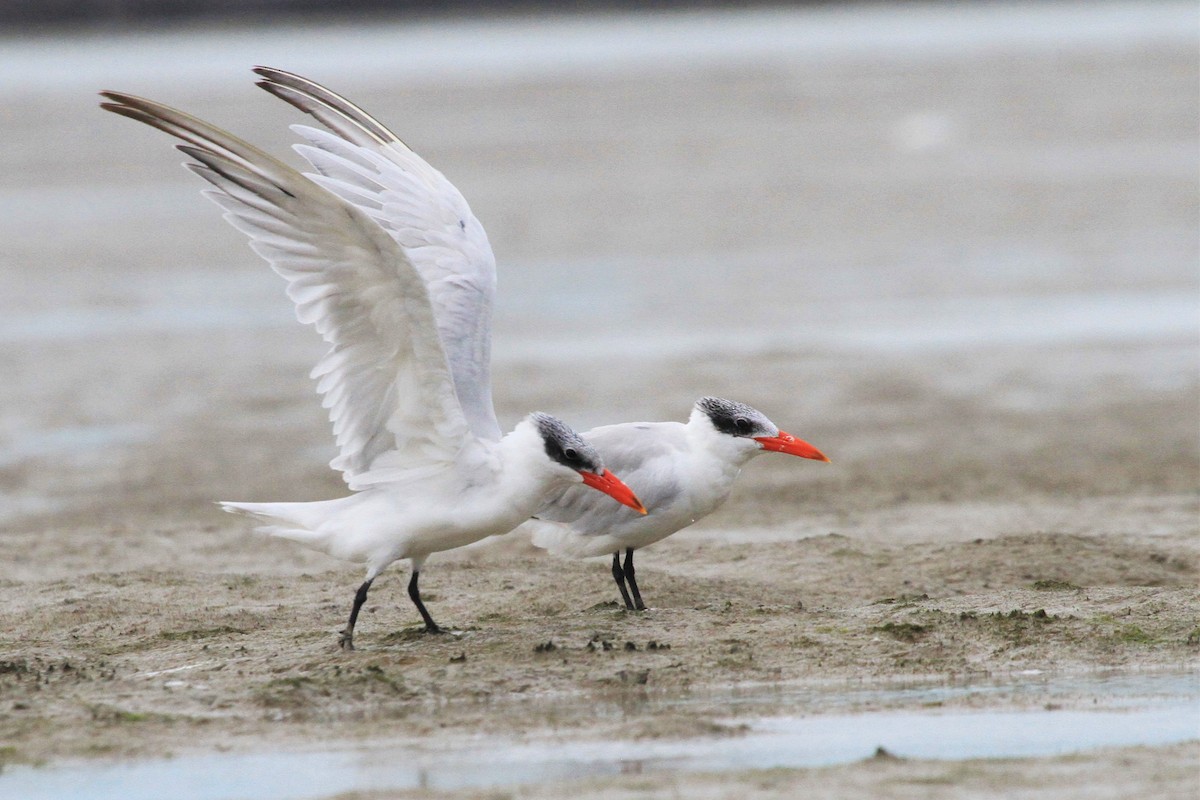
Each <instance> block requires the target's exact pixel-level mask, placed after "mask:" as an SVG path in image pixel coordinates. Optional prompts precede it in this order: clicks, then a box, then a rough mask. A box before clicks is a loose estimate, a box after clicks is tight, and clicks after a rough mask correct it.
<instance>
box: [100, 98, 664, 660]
mask: <svg viewBox="0 0 1200 800" xmlns="http://www.w3.org/2000/svg"><path fill="white" fill-rule="evenodd" d="M101 94H102V95H103V96H104V97H106V98H107V99H108V101H109V102H105V103H102V104H101V105H102V107H103V108H105V109H107V110H108V111H112V112H115V113H117V114H120V115H122V116H126V117H130V118H132V119H135V120H138V121H140V122H144V123H146V124H147V125H150V126H153V127H155V128H158V129H160V130H162V131H165V132H166V133H168V134H170V135H172V136H174V137H176V138H178V139H181V140H183V143H182V144H178V145H176V146H177V147H178V149H180V150H181V151H183V152H184V153H185V154H187V156H188V157H189V158H190V159H192V160H191V161H188V162H185V165H186V166H187V168H188V169H190V170H191V171H192V172H194V173H196V174H197V175H199V176H200V177H201V178H204V179H205V180H206V181H208V182H209V183H210V184H212V186H213V187H214V188H212V189H208V190H206V191H205V192H204V194H205V196H206V197H208V198H209V199H210V200H212V201H213V202H215V203H216V204H217V205H219V206H220V207H221V208H222V209H224V211H225V215H224V216H225V219H226V220H227V221H229V222H230V223H231V224H232V225H233V226H234V227H236V228H237V229H239V230H240V231H242V232H243V233H245V234H246V235H247V236H249V237H250V244H251V247H252V248H253V249H254V250H255V252H257V253H258V254H259V255H260V256H262V257H263V258H264V259H266V261H267V262H268V263H269V264H270V265H271V267H272V268H273V269H274V270H275V271H276V272H277V273H279V274H280V275H281V276H282V277H283V278H285V279H286V280H287V282H288V287H287V291H288V296H289V297H290V298H291V299H292V301H293V302H294V303H295V304H296V316H297V318H298V319H299V320H300V322H302V323H305V324H309V325H313V326H314V327H315V328H316V329H317V331H318V332H319V333H320V334H321V335H322V336H323V337H324V339H325V341H327V342H329V344H330V349H329V351H328V352H327V353H326V354H325V356H324V357H323V358H322V359H321V361H320V362H319V363H318V364H317V366H316V368H315V369H314V370H313V377H314V378H317V379H318V384H317V390H318V392H319V393H320V394H321V395H322V397H323V405H324V406H325V407H326V408H328V409H329V416H330V420H331V422H332V423H333V430H334V435H335V438H336V441H337V445H338V451H339V452H338V455H337V457H336V458H335V459H334V460H333V461H332V462H331V464H330V465H331V466H332V467H333V468H334V469H337V470H340V471H341V472H342V473H343V477H344V478H345V480H346V482H347V484H349V487H350V489H351V490H353V493H352V494H350V495H348V496H346V497H342V498H339V499H335V500H324V501H318V502H302V503H235V502H225V503H222V504H221V505H222V507H223V508H224V509H225V510H226V511H236V512H243V513H246V514H250V515H253V516H255V517H258V518H260V519H262V520H264V521H266V522H267V523H269V524H267V525H265V526H263V527H260V528H259V530H260V531H263V532H265V533H269V534H272V535H275V536H281V537H284V538H287V539H293V540H295V541H298V542H300V543H301V544H304V545H306V546H308V547H311V548H314V549H317V550H321V551H324V552H326V553H329V554H330V555H333V556H336V557H338V558H341V559H345V560H348V561H353V562H358V563H365V564H366V580H365V581H364V582H363V584H362V585H361V586H360V587H359V588H358V591H357V592H356V593H355V596H354V605H353V607H352V610H351V612H350V618H349V621H348V623H347V625H346V628H345V630H343V631H342V632H341V635H340V637H339V644H340V645H341V646H342V647H343V648H344V649H347V650H351V649H353V648H354V625H355V622H356V621H357V619H358V612H359V609H361V608H362V605H363V603H364V602H365V601H366V597H367V591H368V590H369V589H370V587H371V582H372V581H373V580H375V577H376V576H377V575H379V573H380V572H381V571H382V570H383V569H384V568H385V567H387V565H388V564H390V563H391V562H393V561H396V560H398V559H409V560H410V561H411V562H412V577H411V579H410V581H409V584H408V593H409V597H411V598H412V601H413V604H414V605H416V607H417V610H418V611H419V612H420V614H421V618H422V619H423V620H424V622H425V628H426V629H427V630H428V631H430V632H437V631H439V630H440V629H439V628H438V626H437V624H436V623H435V622H434V621H433V618H432V617H431V616H430V614H429V612H428V611H427V610H426V608H425V605H424V603H422V602H421V595H420V591H419V589H418V584H417V581H418V576H419V574H420V570H421V566H422V564H423V563H424V562H425V559H426V558H427V557H428V556H429V555H430V554H431V553H436V552H439V551H442V550H449V549H451V548H454V547H461V546H463V545H466V544H470V543H471V542H475V541H478V540H480V539H483V538H484V537H487V536H492V535H495V534H502V533H507V532H508V531H510V530H512V529H513V528H516V527H517V526H518V525H520V524H521V523H522V522H524V521H525V520H527V519H528V518H529V516H530V515H531V514H533V513H535V512H536V511H537V509H538V508H539V507H540V506H541V505H543V504H544V502H545V501H546V500H547V499H548V497H549V496H551V495H553V494H555V493H556V492H557V491H559V490H561V489H563V488H565V487H567V486H571V485H574V484H576V483H582V484H584V485H586V486H588V487H591V488H593V489H598V490H599V491H600V492H603V493H605V494H608V495H610V496H611V497H612V498H614V499H616V500H617V501H619V502H621V503H624V504H626V505H628V506H629V507H630V508H632V509H635V510H636V512H637V513H641V514H644V513H645V512H646V510H645V507H644V506H642V504H641V503H640V502H639V501H638V499H637V497H636V496H635V495H634V494H633V492H632V491H630V489H629V487H627V486H626V485H625V484H623V483H622V482H621V481H620V480H618V479H617V478H616V476H614V475H613V474H612V473H611V472H609V471H608V470H606V469H605V468H604V464H603V460H602V458H601V457H600V455H599V453H597V452H596V450H595V448H593V447H592V446H591V445H589V444H588V443H587V442H585V441H584V440H583V439H581V438H580V437H579V435H578V434H577V433H575V431H573V430H571V429H570V428H569V427H567V425H566V424H564V423H563V422H561V421H560V420H558V419H556V418H554V417H552V416H550V415H548V414H542V413H534V414H530V415H529V416H528V417H526V418H525V419H524V420H522V421H521V422H520V423H519V424H518V425H517V426H516V427H515V428H514V429H513V431H512V432H511V433H509V434H508V435H507V436H504V437H500V435H499V430H498V428H497V430H496V431H495V432H493V431H491V430H490V429H487V430H485V431H484V433H485V434H486V435H482V436H481V435H478V434H476V433H474V432H473V431H472V423H474V424H475V425H479V424H480V422H479V420H478V418H477V417H478V411H479V408H480V407H481V403H484V402H486V405H487V407H488V408H489V409H490V405H491V402H490V399H487V398H486V388H487V387H486V386H483V387H482V389H483V390H484V391H485V395H484V396H483V397H472V396H471V395H470V394H469V393H468V394H467V396H466V398H465V399H463V398H462V397H460V395H459V394H458V393H457V392H456V383H455V378H454V377H453V376H452V374H451V363H452V362H453V361H455V360H461V359H462V358H463V357H464V353H466V352H468V351H470V352H471V353H473V356H472V357H474V358H476V359H477V360H476V361H474V362H473V366H472V365H470V364H468V365H466V366H463V365H462V364H459V365H458V367H457V368H458V369H459V370H460V371H461V372H463V373H464V374H470V375H479V374H482V375H483V376H485V377H486V374H487V358H486V353H487V338H488V337H489V336H490V331H488V330H487V329H488V328H489V320H488V318H489V315H490V306H491V287H490V285H487V284H484V285H482V286H481V287H477V291H476V294H474V295H472V297H470V298H464V296H463V295H461V294H455V295H454V296H453V302H457V303H461V304H462V306H463V307H465V308H468V309H469V311H468V312H467V314H468V316H469V317H470V318H471V319H472V320H473V322H474V328H473V330H472V331H469V332H467V333H466V334H465V335H464V336H463V337H460V338H459V339H458V340H456V339H453V338H449V337H445V338H446V340H447V342H448V344H446V345H443V338H444V336H443V334H441V333H439V325H438V324H437V322H435V310H434V309H435V306H437V305H439V304H441V303H444V302H445V299H444V298H445V295H444V294H439V293H440V292H442V289H440V288H439V287H438V286H436V285H434V283H433V282H431V281H429V279H428V276H426V275H423V274H422V273H421V272H419V271H418V268H417V266H416V265H415V264H414V261H417V260H419V259H418V258H416V257H413V256H412V253H414V252H418V251H420V250H421V248H432V249H434V250H437V249H438V248H442V249H444V250H445V251H446V252H447V253H449V254H450V255H451V258H450V261H451V263H450V265H449V268H450V269H451V271H453V270H455V269H457V267H458V265H456V264H454V263H453V256H454V255H455V254H462V253H479V252H483V253H485V254H490V248H488V246H487V239H486V237H485V236H484V234H483V231H482V229H481V228H479V227H478V226H477V224H476V223H474V218H473V217H471V215H470V211H469V209H467V208H466V205H465V202H464V203H463V204H462V206H461V208H460V209H456V210H452V211H450V212H449V213H440V215H439V212H446V211H447V209H446V208H445V207H429V206H424V207H421V208H417V209H415V210H414V211H413V213H415V214H417V215H422V214H426V213H428V214H430V215H431V216H429V217H422V218H421V219H422V222H423V225H422V228H421V230H420V234H419V235H417V236H415V237H410V240H409V241H408V242H407V244H406V243H405V242H404V241H401V242H399V243H398V242H397V241H396V240H394V239H393V238H392V237H391V236H389V235H388V234H387V233H386V232H385V230H384V228H383V227H381V224H380V222H382V221H383V219H382V218H381V217H380V213H382V214H383V215H384V218H386V215H387V210H386V209H385V210H383V211H382V212H377V213H374V214H372V213H371V212H369V211H364V210H363V209H361V208H359V207H356V206H355V205H353V204H352V203H348V202H346V201H345V200H343V199H341V198H340V197H337V196H336V195H335V194H333V193H331V192H329V191H326V190H325V189H323V188H321V186H319V185H317V182H314V180H310V179H309V178H306V177H305V176H303V175H301V174H300V173H299V172H297V171H296V170H294V169H292V168H291V167H289V166H287V165H286V164H284V163H283V162H281V161H278V160H276V159H274V158H273V157H271V156H269V155H267V154H266V153H264V152H263V151H261V150H259V149H257V148H255V147H253V146H252V145H250V144H248V143H246V142H244V141H242V140H241V139H238V138H237V137H235V136H233V135H231V134H229V133H227V132H225V131H223V130H221V129H219V128H216V127H214V126H212V125H210V124H208V123H206V122H203V121H201V120H199V119H196V118H194V117H191V116H188V115H187V114H184V113H182V112H180V111H177V110H175V109H172V108H170V107H168V106H165V105H162V104H160V103H156V102H153V101H150V100H145V99H142V98H139V97H134V96H131V95H127V94H121V93H118V92H102V93H101ZM401 175H402V176H403V177H405V178H406V179H408V180H410V181H412V182H414V185H415V183H416V182H418V181H426V180H434V179H435V176H436V173H432V172H430V173H426V174H418V173H415V172H412V171H410V172H406V173H401ZM406 213H407V212H406V211H398V212H397V217H396V218H397V219H399V220H401V222H400V223H398V224H401V225H403V224H405V223H404V220H406V219H407V217H406ZM468 220H470V221H471V223H472V227H470V228H469V229H468V225H467V221H468ZM418 240H420V241H418ZM410 248H413V249H410ZM481 248H482V249H481ZM432 260H436V257H435V258H434V259H432ZM439 263H440V262H439ZM439 312H440V313H442V314H444V315H447V316H449V315H450V312H447V309H446V307H445V306H442V307H440V308H439ZM472 346H473V347H474V348H475V350H473V351H471V350H470V348H471V347H472ZM479 353H482V354H483V356H482V360H478V358H479ZM448 357H449V359H450V360H449V361H448ZM491 422H492V423H494V415H492V417H491ZM485 427H486V426H485ZM614 505H615V503H614Z"/></svg>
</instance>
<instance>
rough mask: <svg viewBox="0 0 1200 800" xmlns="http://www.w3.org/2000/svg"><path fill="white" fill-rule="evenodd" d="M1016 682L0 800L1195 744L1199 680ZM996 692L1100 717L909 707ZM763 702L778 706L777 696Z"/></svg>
mask: <svg viewBox="0 0 1200 800" xmlns="http://www.w3.org/2000/svg"><path fill="white" fill-rule="evenodd" d="M1016 677H1017V678H1019V679H1021V680H1020V681H1018V682H1017V683H1011V682H1009V683H997V684H994V685H987V686H966V685H960V686H912V687H906V688H900V689H878V690H875V689H872V690H863V691H851V692H848V693H846V696H845V702H844V705H843V707H846V708H854V707H862V706H863V705H864V704H866V705H871V704H876V703H884V704H888V703H904V704H907V705H909V709H906V710H895V711H876V712H874V713H831V714H821V715H817V716H807V717H804V716H774V717H756V718H750V719H747V718H745V717H740V716H739V717H737V718H736V719H733V720H732V722H735V723H737V724H739V725H742V726H745V727H744V730H745V733H744V734H743V735H739V736H733V737H709V738H698V739H678V740H653V741H566V742H563V741H549V740H542V741H533V742H514V741H512V740H508V739H504V738H501V737H488V738H483V737H475V738H471V739H466V740H461V741H458V742H456V743H447V742H444V741H427V742H423V743H406V744H403V745H397V744H388V743H376V744H371V745H366V746H364V745H362V744H357V745H345V746H340V747H332V748H327V749H325V750H321V751H316V752H274V753H253V754H229V753H227V754H213V755H200V756H186V757H181V758H174V759H162V760H151V761H137V762H126V763H116V764H106V763H94V762H75V763H69V764H64V765H59V766H52V767H48V768H36V767H26V766H15V767H11V768H9V769H8V770H6V771H5V772H4V774H3V775H0V800H10V798H11V800H16V799H17V798H21V799H22V800H58V799H59V798H64V799H65V798H73V799H75V798H90V799H92V800H107V798H114V800H115V799H116V798H121V800H143V798H144V799H145V800H151V799H152V798H154V799H157V798H159V797H161V796H162V791H163V787H166V786H169V787H171V791H170V794H171V796H172V797H173V798H175V800H237V799H239V798H250V797H260V796H263V795H262V791H263V787H270V792H269V794H270V796H271V797H272V798H276V799H277V800H303V798H314V797H325V796H329V795H333V794H337V793H342V792H352V791H362V792H366V791H384V790H400V789H413V788H430V789H442V790H455V789H466V788H486V787H502V786H513V785H518V784H530V783H544V782H550V781H555V780H566V779H578V778H584V777H588V776H601V775H616V774H621V773H643V772H645V773H649V772H664V771H667V772H671V771H722V770H735V769H758V768H763V769H765V768H771V767H815V766H825V765H832V764H842V763H848V762H852V761H857V760H861V759H864V758H869V757H870V756H871V755H872V754H874V753H875V751H876V748H878V747H883V748H884V749H886V750H887V751H888V752H890V753H892V754H893V755H896V756H900V757H903V758H924V759H945V760H956V759H971V758H1021V757H1030V756H1045V755H1057V754H1065V753H1072V752H1079V751H1083V750H1088V749H1093V748H1099V747H1119V746H1132V745H1150V746H1154V745H1166V744H1173V743H1177V742H1183V741H1189V740H1193V739H1196V738H1200V681H1198V680H1197V676H1195V675H1192V674H1167V675H1140V676H1117V677H1114V678H1096V677H1092V678H1067V679H1055V678H1052V677H1047V676H1045V675H1041V674H1040V673H1038V672H1037V671H1036V670H1032V671H1030V672H1029V673H1025V674H1022V675H1018V676H1016ZM989 692H990V693H1002V692H1007V693H1009V696H1012V697H1014V698H1016V699H1020V698H1021V697H1022V696H1025V697H1026V699H1029V698H1033V697H1048V696H1049V697H1053V696H1073V697H1079V696H1081V695H1082V696H1086V695H1088V694H1092V695H1093V702H1094V703H1096V706H1097V707H1096V710H1052V709H1054V708H1056V706H1055V705H1053V704H1046V705H1041V706H1037V707H1036V708H1035V709H1033V710H1029V709H1021V710H1011V708H1009V709H1008V710H1002V711H995V710H945V711H939V710H924V711H912V710H910V709H911V704H912V703H914V702H917V703H921V704H937V703H942V702H947V701H952V700H954V699H956V698H961V697H964V696H966V695H968V694H971V695H974V694H979V693H983V694H985V695H986V694H987V693H989ZM782 693H784V694H789V693H788V692H787V691H786V690H784V691H783V692H782ZM766 694H767V695H771V696H778V695H779V694H780V691H779V690H776V691H768V692H766ZM792 694H794V693H792ZM1101 698H1102V701H1101ZM730 699H731V701H732V702H731V704H730V708H731V710H735V711H736V710H737V708H738V701H739V698H737V697H731V698H730ZM767 699H768V698H767V697H765V696H764V694H763V693H762V692H754V691H748V692H745V693H743V694H742V696H741V700H742V701H744V702H745V703H746V704H747V705H750V706H752V707H758V705H759V704H760V703H762V702H763V701H765V700H767ZM789 699H796V698H794V697H793V698H789ZM675 702H679V703H686V702H688V701H687V700H686V699H679V700H677V701H675ZM834 707H837V706H836V704H835V706H834Z"/></svg>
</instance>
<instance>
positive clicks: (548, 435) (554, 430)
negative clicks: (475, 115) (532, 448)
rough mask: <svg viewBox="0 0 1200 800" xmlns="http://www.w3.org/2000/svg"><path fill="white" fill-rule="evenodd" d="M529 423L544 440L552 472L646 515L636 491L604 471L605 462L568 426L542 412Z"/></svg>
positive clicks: (534, 414)
mask: <svg viewBox="0 0 1200 800" xmlns="http://www.w3.org/2000/svg"><path fill="white" fill-rule="evenodd" d="M529 420H530V421H531V422H532V423H533V424H534V426H535V427H536V428H537V432H538V435H539V436H541V439H542V444H543V446H544V448H545V452H546V457H547V458H548V459H549V461H550V469H551V470H553V471H555V472H557V473H560V474H561V475H562V476H563V477H565V478H567V479H568V480H571V481H574V482H582V483H583V484H585V485H586V486H590V487H591V488H593V489H596V490H597V491H600V492H604V493H605V494H606V495H608V496H609V497H611V498H613V499H614V500H616V501H617V502H618V503H621V504H622V505H626V506H629V507H630V508H632V509H634V510H635V511H637V512H639V513H641V514H645V513H646V507H645V506H643V505H642V503H641V501H640V500H638V499H637V495H635V494H634V493H633V490H632V489H630V488H629V487H628V486H626V485H625V484H624V483H622V482H621V480H620V479H619V478H618V477H617V476H616V475H613V474H612V473H611V472H609V471H608V470H607V469H605V468H604V461H603V459H601V458H600V453H598V452H597V451H596V448H594V447H592V446H591V445H590V444H588V443H587V442H585V441H584V440H583V437H582V436H580V435H579V434H578V433H576V432H575V431H574V430H573V429H572V428H571V427H570V426H569V425H567V424H566V423H565V422H563V421H562V420H560V419H559V418H557V417H553V416H551V415H549V414H544V413H542V412H540V411H539V412H535V413H533V414H530V415H529Z"/></svg>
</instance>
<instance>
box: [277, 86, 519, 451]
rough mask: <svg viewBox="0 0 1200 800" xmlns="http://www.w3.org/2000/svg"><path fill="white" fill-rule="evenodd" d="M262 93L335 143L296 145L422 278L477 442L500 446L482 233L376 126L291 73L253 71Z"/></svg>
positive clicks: (456, 199)
mask: <svg viewBox="0 0 1200 800" xmlns="http://www.w3.org/2000/svg"><path fill="white" fill-rule="evenodd" d="M255 72H257V73H258V74H259V75H262V76H263V77H264V78H266V80H264V81H261V82H260V83H259V85H260V86H262V87H263V88H265V89H267V90H268V91H270V92H271V93H272V94H274V95H276V96H277V97H280V98H281V99H283V100H285V101H287V102H288V103H290V104H292V105H293V106H295V107H296V108H298V109H300V110H301V111H304V112H305V113H307V114H310V115H311V116H313V117H314V118H316V119H317V120H318V121H320V122H321V123H322V124H324V125H325V126H327V127H328V128H330V129H331V130H332V131H333V132H334V134H336V135H334V134H330V133H327V132H325V131H320V130H316V129H314V128H310V127H307V126H303V125H295V126H293V127H292V130H294V131H296V133H297V134H299V135H300V136H301V137H302V138H304V139H305V140H306V141H307V142H308V144H307V145H304V144H301V145H296V148H295V149H296V151H297V152H299V153H300V155H301V156H303V157H304V158H305V159H306V160H307V161H308V162H309V164H311V165H312V167H313V169H315V170H316V171H317V173H318V174H316V175H309V176H308V177H309V178H311V179H312V180H313V181H315V182H317V183H318V184H320V185H321V186H322V187H324V188H326V189H328V190H329V191H330V192H333V193H334V194H336V195H337V196H338V197H341V198H342V199H343V200H345V201H346V202H348V203H350V204H352V205H354V206H356V207H357V208H359V209H360V210H361V211H363V212H364V213H365V214H366V215H367V216H368V217H370V218H371V219H372V220H374V221H375V222H376V223H377V224H378V225H379V226H380V227H382V228H383V229H384V230H385V231H387V233H388V234H389V235H390V236H391V237H392V239H393V240H395V241H396V242H397V243H398V244H399V245H400V246H401V247H403V248H404V250H405V252H406V254H407V255H408V257H409V259H410V260H411V261H412V263H413V265H414V266H415V267H416V269H417V271H418V272H420V273H421V276H422V277H423V278H424V279H425V284H426V289H427V290H428V293H429V298H430V301H431V302H432V304H433V307H434V315H435V318H436V320H437V326H438V333H439V335H440V336H441V339H442V344H443V346H444V348H445V350H446V358H447V361H448V363H449V365H450V372H451V375H452V377H453V380H454V386H455V390H456V391H457V393H458V399H459V402H460V403H461V405H462V409H463V414H464V416H465V417H466V419H467V423H468V424H469V425H470V426H471V430H472V431H473V432H474V433H475V435H477V436H479V437H480V438H484V439H493V440H495V439H499V438H500V426H499V424H498V423H497V421H496V412H495V409H494V407H493V405H492V394H491V327H492V305H493V301H494V297H495V292H496V259H495V256H494V254H493V253H492V248H491V244H490V243H489V242H488V238H487V233H486V232H485V231H484V229H483V225H482V224H480V222H479V220H478V219H476V217H475V215H474V214H473V213H472V212H471V208H470V206H469V205H468V204H467V201H466V199H465V198H464V197H463V196H462V194H461V193H460V192H459V191H458V189H456V188H455V187H454V185H453V184H452V183H450V181H449V180H447V179H446V177H445V176H444V175H442V173H440V172H439V171H438V170H436V169H434V168H433V167H432V166H430V165H429V164H428V163H426V162H425V161H424V159H422V158H421V157H420V156H418V155H417V154H416V153H414V152H413V151H412V150H411V149H409V148H408V146H407V145H405V144H404V142H402V141H401V140H400V139H399V138H398V137H397V136H396V135H395V134H393V133H392V132H391V131H389V130H388V129H387V128H386V127H384V126H383V125H382V124H381V123H379V122H378V121H377V120H376V119H374V118H373V117H371V116H370V115H369V114H367V113H366V112H365V111H363V110H362V109H360V108H358V107H357V106H355V105H354V104H353V103H351V102H350V101H348V100H346V99H345V98H344V97H341V96H340V95H338V94H335V93H334V92H331V91H330V90H328V89H326V88H325V87H323V86H321V85H319V84H317V83H314V82H313V81H310V80H308V79H307V78H302V77H300V76H298V75H294V74H292V73H288V72H283V71H282V70H275V69H270V68H266V67H259V68H256V69H255Z"/></svg>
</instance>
